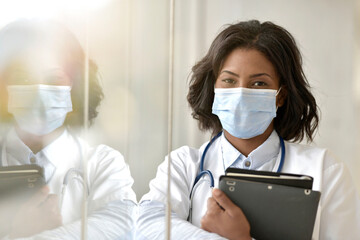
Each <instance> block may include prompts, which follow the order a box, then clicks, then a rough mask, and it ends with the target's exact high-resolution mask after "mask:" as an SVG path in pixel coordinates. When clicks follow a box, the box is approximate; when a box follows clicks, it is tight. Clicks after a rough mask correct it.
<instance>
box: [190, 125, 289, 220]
mask: <svg viewBox="0 0 360 240" xmlns="http://www.w3.org/2000/svg"><path fill="white" fill-rule="evenodd" d="M222 133H223V132H222V131H221V132H219V133H218V134H217V135H216V136H215V137H213V138H212V139H211V140H210V142H209V143H208V144H207V145H206V147H205V149H204V152H203V154H202V155H201V159H200V172H199V173H198V175H197V176H196V178H195V181H194V184H193V186H192V188H191V191H190V196H189V198H190V211H189V217H188V220H189V221H191V220H192V216H191V215H192V200H193V196H194V192H195V190H196V186H198V185H197V183H198V182H199V180H200V179H201V178H202V177H203V176H206V175H208V177H209V178H210V188H213V187H214V176H213V174H212V173H211V171H210V170H204V162H205V156H206V153H207V151H208V150H209V148H210V146H211V145H212V144H213V143H214V142H215V140H216V139H218V138H219V137H220V136H221V134H222ZM279 140H280V147H281V157H280V163H279V166H278V168H277V170H276V172H278V173H279V172H281V170H282V167H283V165H284V162H285V143H284V139H283V138H282V137H281V136H279Z"/></svg>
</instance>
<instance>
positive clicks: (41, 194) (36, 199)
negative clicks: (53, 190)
mask: <svg viewBox="0 0 360 240" xmlns="http://www.w3.org/2000/svg"><path fill="white" fill-rule="evenodd" d="M49 191H50V190H49V187H48V186H44V187H42V188H40V189H39V190H38V191H37V192H36V193H35V194H34V195H33V196H31V198H30V199H29V200H28V201H27V202H26V203H25V204H24V205H25V206H27V207H36V206H38V205H40V204H41V203H43V202H44V201H45V200H46V198H47V196H48V194H49Z"/></svg>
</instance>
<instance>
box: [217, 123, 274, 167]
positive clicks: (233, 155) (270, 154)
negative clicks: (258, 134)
mask: <svg viewBox="0 0 360 240" xmlns="http://www.w3.org/2000/svg"><path fill="white" fill-rule="evenodd" d="M220 141H221V151H222V156H223V161H224V167H225V169H227V168H228V167H230V166H231V165H232V164H233V163H235V161H244V160H247V159H249V160H250V161H251V166H250V167H249V169H258V168H260V167H261V166H263V165H264V164H266V163H268V162H269V161H273V160H274V159H276V157H277V156H278V154H279V150H280V140H279V136H278V134H277V133H276V131H275V130H273V132H272V133H271V134H270V136H269V137H268V138H267V139H266V140H265V142H264V143H263V144H261V145H260V146H259V147H257V148H256V149H254V150H253V151H252V152H251V153H250V154H249V156H248V157H245V156H244V155H243V154H242V153H240V152H239V151H238V150H237V149H236V148H235V147H234V146H233V145H232V144H231V143H230V142H229V141H228V140H227V139H226V137H225V135H224V133H223V134H222V135H221V139H220Z"/></svg>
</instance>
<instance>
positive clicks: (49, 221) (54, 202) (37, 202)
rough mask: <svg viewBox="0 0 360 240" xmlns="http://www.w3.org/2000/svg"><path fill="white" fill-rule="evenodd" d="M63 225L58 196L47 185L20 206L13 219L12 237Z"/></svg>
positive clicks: (27, 235)
mask: <svg viewBox="0 0 360 240" xmlns="http://www.w3.org/2000/svg"><path fill="white" fill-rule="evenodd" d="M61 225H62V217H61V213H60V209H59V201H58V197H57V195H55V194H49V188H48V187H47V186H45V187H43V188H42V189H40V190H39V191H38V192H37V193H35V195H34V196H32V197H31V198H30V199H29V200H28V201H27V202H25V203H24V204H23V205H22V206H20V208H19V210H18V211H17V213H16V214H15V216H14V218H13V219H12V223H11V229H10V234H9V237H10V238H18V237H29V236H32V235H34V234H37V233H40V232H43V231H45V230H50V229H53V228H57V227H59V226H61Z"/></svg>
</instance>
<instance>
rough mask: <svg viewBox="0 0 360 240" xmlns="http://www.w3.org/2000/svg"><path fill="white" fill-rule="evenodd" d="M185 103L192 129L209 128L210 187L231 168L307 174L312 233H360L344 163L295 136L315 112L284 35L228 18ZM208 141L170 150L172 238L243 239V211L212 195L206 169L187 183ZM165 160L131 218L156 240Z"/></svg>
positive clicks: (306, 133) (312, 122)
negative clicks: (313, 206)
mask: <svg viewBox="0 0 360 240" xmlns="http://www.w3.org/2000/svg"><path fill="white" fill-rule="evenodd" d="M188 101H189V104H190V106H191V108H192V110H193V117H194V118H195V119H197V120H198V121H199V126H200V129H202V130H205V131H206V130H207V131H211V132H212V136H213V143H212V144H211V146H210V147H209V149H208V151H207V153H206V157H205V160H204V166H203V168H204V170H209V171H210V172H211V173H212V175H213V179H214V181H215V187H217V186H218V183H219V182H218V179H219V177H220V176H221V175H223V174H224V173H225V169H227V168H228V167H230V166H231V167H236V168H244V169H252V170H263V171H273V172H276V171H281V172H285V173H295V174H305V175H310V176H312V177H313V178H314V183H313V189H314V190H317V191H321V194H322V195H321V200H320V204H319V210H318V213H317V219H316V223H315V227H314V231H313V238H314V239H356V238H357V237H359V236H360V232H359V231H360V230H359V228H358V226H360V202H359V198H358V195H357V193H356V190H355V188H354V186H353V184H352V182H351V178H350V176H349V173H348V171H347V169H346V167H345V165H344V163H342V162H339V161H338V160H336V159H334V158H333V157H332V156H331V155H330V154H329V152H328V151H327V150H326V149H320V148H316V147H311V146H306V145H300V144H298V143H296V142H299V141H301V140H303V139H304V138H306V139H307V140H308V141H310V142H311V141H312V139H313V136H314V132H315V130H316V128H317V126H318V121H319V117H318V111H317V105H316V101H315V99H314V97H313V95H312V94H311V92H310V86H309V84H308V82H307V80H306V77H305V75H304V73H303V70H302V60H301V55H300V52H299V50H298V48H297V46H296V43H295V40H294V39H293V37H292V36H291V34H290V33H289V32H287V31H286V30H285V29H283V28H282V27H280V26H277V25H275V24H273V23H271V22H264V23H260V22H259V21H256V20H253V21H248V22H239V23H237V24H233V25H229V26H228V27H227V28H226V29H224V30H223V31H222V32H221V33H220V34H219V35H218V36H217V37H216V39H215V40H214V41H213V43H212V45H211V47H210V49H209V51H208V53H207V55H206V56H205V57H203V58H202V59H201V60H200V61H199V62H198V63H197V64H196V65H195V66H194V67H193V68H192V75H191V80H190V89H189V93H188ZM282 139H283V140H285V152H286V155H285V159H284V163H283V165H282V164H280V161H281V147H280V142H281V141H282ZM207 145H208V143H205V144H204V145H203V146H202V147H200V149H193V148H190V147H187V146H185V147H182V148H179V149H177V150H175V151H173V152H172V153H171V159H172V168H171V176H172V179H171V204H172V212H173V215H172V236H173V237H175V238H179V239H191V238H193V239H217V238H219V239H221V238H228V239H251V236H250V229H251V226H250V225H249V223H248V221H247V219H246V216H245V215H244V214H243V212H242V210H241V209H240V208H239V207H237V206H236V205H234V204H233V203H232V202H231V200H229V198H228V197H227V196H226V195H225V194H224V193H223V192H222V191H220V190H219V189H214V190H213V191H212V192H211V188H210V183H209V182H210V178H209V174H204V175H202V176H201V177H200V180H199V181H197V182H196V180H195V179H196V178H197V176H198V174H199V172H200V161H201V157H202V156H203V154H204V151H205V147H206V146H207ZM166 161H167V160H165V162H164V163H163V164H161V165H160V166H159V168H158V172H157V175H156V178H155V179H154V180H152V181H151V182H150V192H149V193H147V194H146V195H144V196H143V198H142V200H141V207H140V210H141V211H140V217H139V220H138V225H139V235H140V236H143V237H144V238H149V239H156V238H157V237H159V236H160V235H161V234H162V233H163V230H164V228H163V227H162V228H159V226H161V224H160V223H164V220H163V219H164V217H163V215H164V214H165V209H164V204H165V203H166V181H165V179H166V176H167V163H166ZM281 166H282V167H281ZM195 182H196V183H195ZM190 195H191V196H192V199H193V200H192V201H191V199H190V198H189V196H190ZM187 220H188V221H187ZM274 220H275V221H276V219H274ZM154 226H157V227H154ZM159 229H160V230H159Z"/></svg>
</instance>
